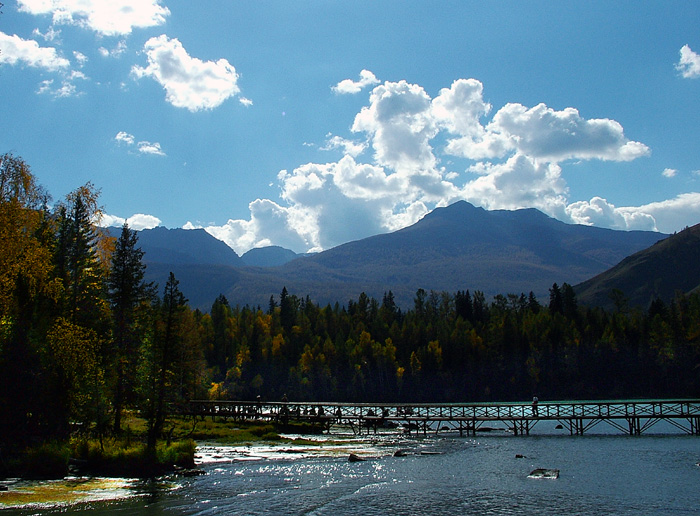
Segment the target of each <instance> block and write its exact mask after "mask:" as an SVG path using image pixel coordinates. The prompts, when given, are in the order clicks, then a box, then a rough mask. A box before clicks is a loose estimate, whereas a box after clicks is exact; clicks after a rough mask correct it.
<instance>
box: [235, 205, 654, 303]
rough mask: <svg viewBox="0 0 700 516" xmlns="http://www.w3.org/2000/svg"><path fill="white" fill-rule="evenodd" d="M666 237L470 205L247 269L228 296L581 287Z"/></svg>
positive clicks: (406, 295)
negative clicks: (277, 263)
mask: <svg viewBox="0 0 700 516" xmlns="http://www.w3.org/2000/svg"><path fill="white" fill-rule="evenodd" d="M664 236H665V235H662V234H659V233H653V232H638V231H637V232H623V231H613V230H606V229H600V228H593V227H587V226H575V225H569V224H564V223H563V222H559V221H557V220H555V219H552V218H550V217H548V216H546V215H544V214H542V213H541V212H539V211H537V210H533V209H528V210H517V211H486V210H484V209H482V208H476V207H474V206H472V205H471V204H469V203H467V202H458V203H456V204H453V205H451V206H448V207H446V208H439V209H436V210H434V211H433V212H431V213H429V214H428V215H426V216H425V217H424V218H423V219H422V220H420V221H419V222H417V223H416V224H414V225H413V226H410V227H408V228H405V229H402V230H399V231H396V232H394V233H390V234H385V235H377V236H374V237H370V238H366V239H363V240H359V241H356V242H350V243H347V244H344V245H340V246H338V247H335V248H333V249H329V250H327V251H325V252H323V253H319V254H317V255H314V256H309V257H305V258H303V259H297V260H293V261H292V262H289V263H287V264H285V265H284V266H282V267H278V268H275V269H269V270H264V271H262V270H246V271H241V273H242V274H241V277H240V280H239V281H238V282H237V283H236V286H235V287H234V288H233V289H232V290H230V291H229V292H228V293H226V295H227V296H228V298H229V300H230V301H232V302H244V303H252V304H262V305H266V303H267V302H268V301H269V298H270V295H275V296H278V295H279V292H280V291H281V289H282V287H283V286H286V287H287V290H288V291H289V292H290V293H293V294H296V295H299V296H305V295H307V294H308V295H310V297H311V298H312V299H313V300H314V301H316V302H318V303H326V302H330V303H334V302H335V301H339V302H340V303H347V301H348V300H349V299H357V296H358V295H359V294H360V293H361V292H365V293H366V294H368V295H370V296H372V297H375V298H377V299H381V297H382V296H383V294H384V292H386V291H388V290H391V291H392V292H393V293H394V295H395V297H396V301H397V303H399V305H400V306H404V307H410V306H411V305H412V300H413V297H414V295H415V292H416V290H417V289H418V288H423V289H425V290H436V291H442V290H445V291H448V292H455V291H457V290H465V289H470V290H482V291H483V292H484V293H485V294H486V295H487V297H490V296H493V295H495V294H499V293H502V294H505V293H520V292H525V293H528V292H529V291H531V290H532V291H534V292H535V294H536V295H537V296H538V297H543V296H547V295H548V289H549V287H551V285H552V283H554V282H557V283H560V284H561V283H563V282H567V283H570V284H575V283H578V282H580V281H583V280H585V279H587V278H590V277H591V276H594V275H596V274H599V273H600V272H602V271H604V270H606V269H608V268H609V267H612V266H613V265H614V264H616V263H618V262H619V261H620V260H621V259H622V258H624V257H625V256H628V255H629V254H632V253H634V252H637V251H639V250H640V249H644V248H646V247H648V246H650V245H652V244H653V243H655V242H657V241H658V240H659V239H661V238H664Z"/></svg>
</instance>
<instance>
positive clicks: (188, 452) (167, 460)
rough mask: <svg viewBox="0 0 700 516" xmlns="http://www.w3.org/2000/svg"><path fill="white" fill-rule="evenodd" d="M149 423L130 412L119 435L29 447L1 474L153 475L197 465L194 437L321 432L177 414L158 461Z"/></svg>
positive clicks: (276, 437) (275, 437)
mask: <svg viewBox="0 0 700 516" xmlns="http://www.w3.org/2000/svg"><path fill="white" fill-rule="evenodd" d="M146 430H147V428H146V421H145V420H144V419H142V418H140V417H138V416H137V415H135V414H126V415H125V418H124V424H123V431H122V433H121V434H120V435H119V436H118V437H111V438H103V439H102V440H97V439H92V438H86V437H75V438H73V439H71V441H70V442H49V443H44V444H41V445H38V446H35V447H33V448H30V449H28V450H26V451H25V453H23V454H22V456H21V457H17V458H15V459H14V460H13V461H11V462H10V463H9V464H7V465H6V466H8V467H6V468H4V469H5V471H0V476H2V475H3V473H4V475H5V476H8V477H9V476H17V477H21V478H26V479H52V478H53V479H55V478H62V477H64V476H66V475H67V474H68V473H69V472H73V473H76V472H77V473H80V474H86V473H87V474H91V475H99V476H104V477H142V478H143V477H153V476H159V475H162V474H164V473H167V472H168V471H173V470H174V469H179V468H185V469H188V468H194V467H195V463H194V454H195V449H196V441H207V442H217V443H221V444H235V443H256V442H280V443H290V444H294V445H297V444H304V443H308V442H309V441H306V440H300V439H288V438H284V437H282V436H281V435H280V432H281V431H282V430H284V431H286V432H293V433H297V434H312V433H317V431H318V430H317V429H316V428H314V427H313V426H311V425H309V424H296V425H287V426H285V427H284V428H282V427H281V426H278V425H275V424H270V423H242V422H234V421H226V420H222V419H219V420H216V421H213V420H211V419H204V420H202V419H198V420H195V419H193V418H184V417H173V418H170V419H168V420H167V422H166V424H165V429H164V433H165V434H166V435H165V436H164V439H163V440H162V441H160V442H159V444H158V446H157V449H156V459H155V461H153V460H152V457H148V456H147V454H146V446H145V444H144V442H145V435H146Z"/></svg>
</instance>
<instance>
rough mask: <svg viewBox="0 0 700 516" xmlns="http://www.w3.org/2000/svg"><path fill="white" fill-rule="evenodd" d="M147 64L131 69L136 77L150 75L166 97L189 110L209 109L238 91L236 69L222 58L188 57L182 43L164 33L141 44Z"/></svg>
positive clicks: (173, 103)
mask: <svg viewBox="0 0 700 516" xmlns="http://www.w3.org/2000/svg"><path fill="white" fill-rule="evenodd" d="M144 51H145V52H146V55H147V56H148V66H147V67H145V68H143V67H139V66H134V67H133V68H132V69H131V72H132V74H133V75H134V77H136V78H141V77H152V78H153V79H154V80H155V81H157V82H158V83H159V84H160V85H161V86H163V88H164V89H165V91H166V100H167V101H168V102H170V103H171V104H172V105H173V106H175V107H183V108H187V109H188V110H190V111H199V110H202V109H213V108H215V107H218V106H219V105H221V104H222V103H223V102H224V101H225V100H226V99H228V98H229V97H232V96H234V95H236V94H237V93H239V92H240V90H239V88H238V74H237V73H236V69H235V68H234V67H233V65H231V64H230V63H229V62H228V61H227V60H226V59H219V60H218V61H216V62H214V61H201V60H200V59H197V58H194V57H190V55H189V54H188V53H187V51H186V50H185V48H184V47H183V46H182V43H180V41H178V40H177V39H175V38H173V39H170V38H168V37H167V36H166V35H165V34H163V35H161V36H159V37H157V38H151V39H149V40H148V41H147V42H146V44H145V45H144Z"/></svg>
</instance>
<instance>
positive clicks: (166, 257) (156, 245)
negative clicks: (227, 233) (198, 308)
mask: <svg viewBox="0 0 700 516" xmlns="http://www.w3.org/2000/svg"><path fill="white" fill-rule="evenodd" d="M120 231H121V229H119V230H118V231H117V232H116V236H119V232H120ZM138 236H139V245H140V247H141V249H142V250H143V251H144V253H145V254H144V257H143V258H144V260H143V261H144V262H145V263H146V264H149V263H171V264H199V265H228V266H231V267H243V266H244V265H245V264H244V263H243V260H241V258H240V256H238V255H237V254H236V252H235V251H234V250H233V249H231V248H230V247H229V246H228V245H226V244H225V243H223V242H222V241H221V240H218V239H216V238H214V237H213V236H211V235H210V234H209V233H207V232H206V231H204V230H203V229H167V228H164V227H157V228H153V229H144V230H143V231H139V234H138Z"/></svg>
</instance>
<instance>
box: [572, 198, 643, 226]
mask: <svg viewBox="0 0 700 516" xmlns="http://www.w3.org/2000/svg"><path fill="white" fill-rule="evenodd" d="M566 213H567V215H568V216H569V217H570V219H571V222H573V223H575V224H583V225H585V226H599V227H605V228H611V229H620V230H632V229H637V230H645V231H656V230H657V227H656V220H655V219H654V217H653V216H652V215H651V214H649V213H646V212H644V211H643V210H641V209H640V208H630V207H627V208H617V207H615V205H614V204H612V203H610V202H608V201H607V199H604V198H602V197H594V198H592V199H591V200H590V201H578V202H575V203H572V204H570V205H569V206H567V207H566Z"/></svg>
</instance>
